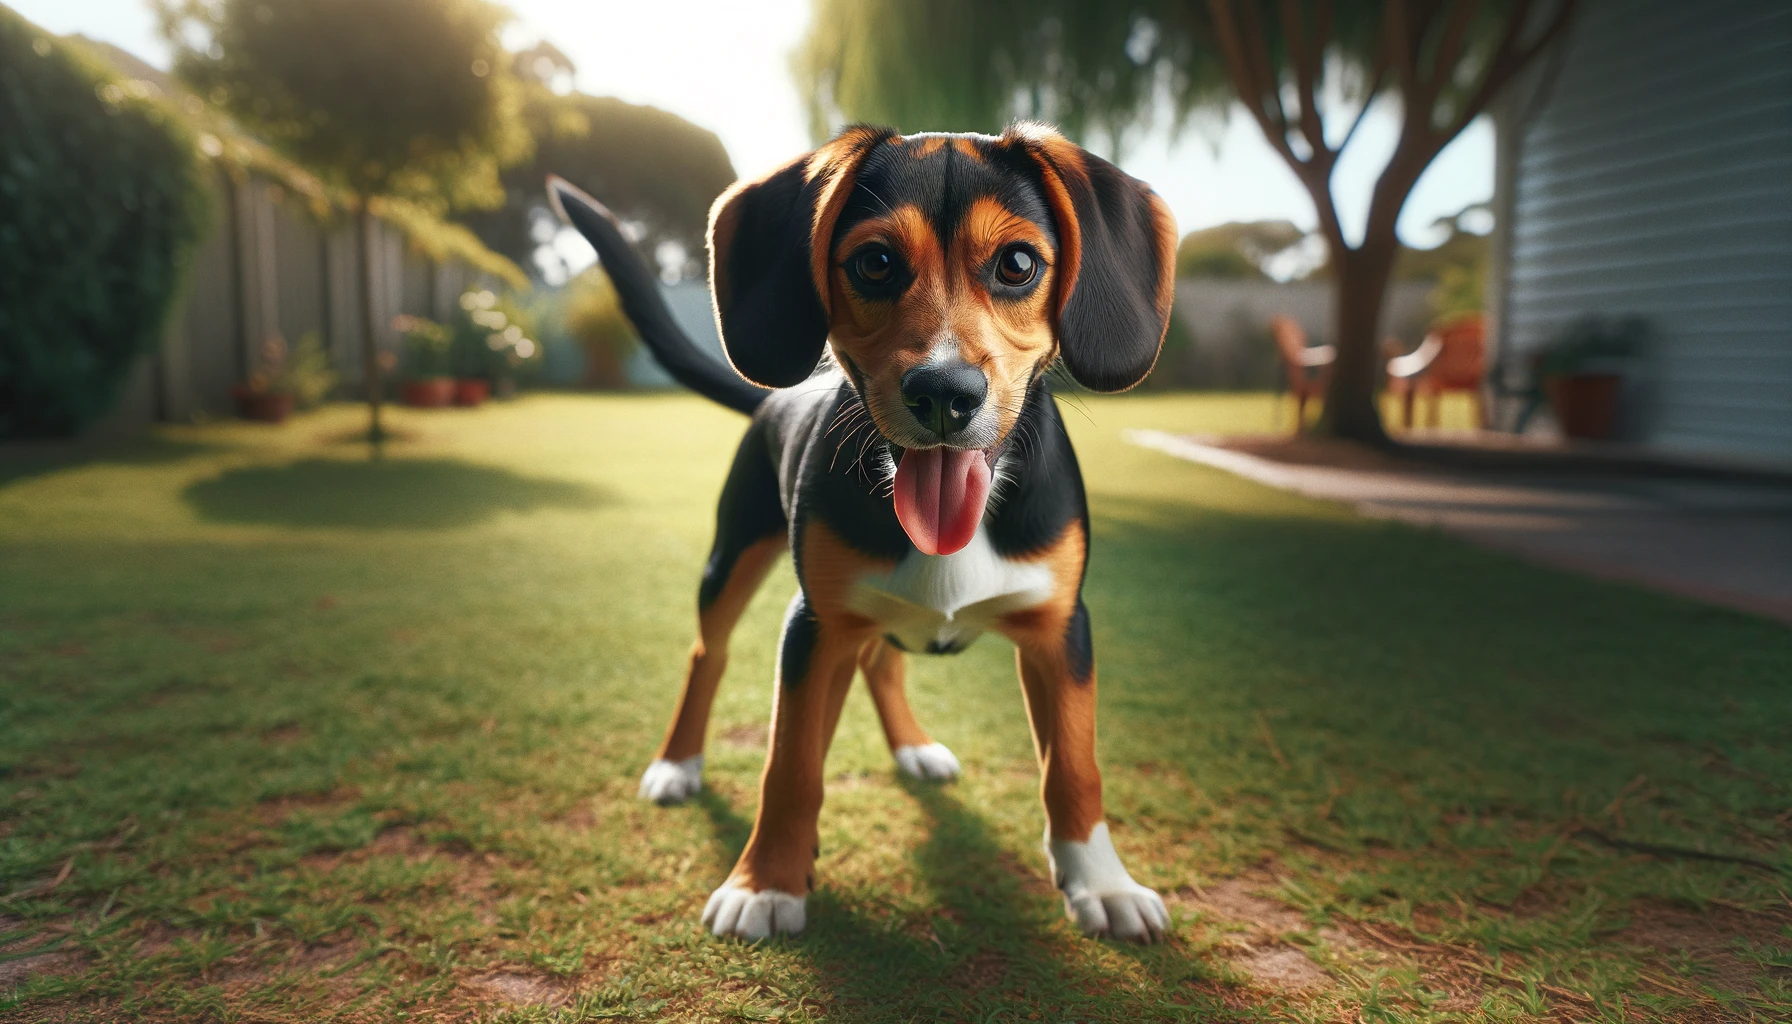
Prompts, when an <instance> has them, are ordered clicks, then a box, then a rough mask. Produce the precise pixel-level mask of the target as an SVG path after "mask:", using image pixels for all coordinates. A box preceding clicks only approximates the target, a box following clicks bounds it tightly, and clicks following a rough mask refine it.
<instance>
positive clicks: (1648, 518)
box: [1126, 430, 1792, 624]
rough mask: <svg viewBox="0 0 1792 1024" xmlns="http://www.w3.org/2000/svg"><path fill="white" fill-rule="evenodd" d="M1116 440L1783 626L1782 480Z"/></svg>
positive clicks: (1791, 607)
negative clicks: (1396, 468)
mask: <svg viewBox="0 0 1792 1024" xmlns="http://www.w3.org/2000/svg"><path fill="white" fill-rule="evenodd" d="M1126 439H1127V440H1128V441H1131V442H1132V443H1134V444H1137V445H1141V446H1143V447H1146V448H1153V449H1156V450H1158V451H1161V452H1165V453H1167V454H1169V455H1174V456H1176V457H1177V458H1182V459H1188V460H1189V461H1191V462H1199V463H1202V464H1203V465H1208V466H1213V467H1215V468H1217V469H1223V470H1226V471H1227V472H1231V473H1236V474H1238V475H1239V476H1242V477H1245V478H1247V479H1250V480H1255V481H1257V482H1258V483H1261V484H1266V485H1268V486H1270V487H1276V488H1280V489H1282V490H1288V491H1294V492H1296V493H1299V494H1304V495H1307V496H1309V497H1314V498H1323V499H1327V500H1330V501H1339V502H1344V503H1346V504H1349V505H1351V506H1353V507H1355V509H1356V510H1357V511H1358V512H1359V513H1361V514H1363V515H1366V516H1373V517H1376V518H1383V519H1398V520H1400V521H1402V522H1407V523H1413V524H1416V525H1420V526H1435V527H1438V528H1440V529H1443V530H1447V531H1449V532H1450V533H1454V534H1456V535H1458V536H1461V537H1464V538H1466V539H1468V540H1470V541H1473V542H1475V543H1477V544H1481V545H1484V546H1486V547H1490V548H1498V549H1500V550H1502V551H1509V552H1512V553H1515V554H1518V555H1521V556H1524V557H1526V558H1530V559H1533V560H1536V561H1540V562H1545V563H1548V564H1550V565H1554V566H1559V567H1563V568H1568V569H1573V570H1575V571H1578V572H1584V573H1587V574H1589V575H1593V576H1598V577H1601V578H1604V579H1615V580H1625V581H1628V582H1632V583H1639V584H1642V585H1644V586H1648V587H1653V588H1655V589H1658V590H1665V591H1669V592H1671V593H1675V594H1680V595H1683V596H1687V597H1693V598H1697V599H1700V600H1704V601H1709V602H1711V603H1713V604H1720V605H1724V606H1726V607H1730V608H1737V609H1740V610H1743V611H1747V612H1752V613H1754V614H1757V615H1763V616H1766V617H1768V618H1773V619H1778V620H1779V621H1781V622H1785V623H1788V624H1792V486H1786V485H1773V484H1756V483H1748V484H1739V483H1729V482H1716V481H1705V480H1679V479H1672V480H1664V479H1651V478H1647V477H1643V476H1618V477H1605V476H1599V477H1594V476H1563V475H1561V474H1559V473H1557V474H1550V475H1529V476H1527V475H1524V474H1520V473H1500V474H1492V473H1476V474H1474V475H1472V476H1471V475H1467V474H1461V473H1449V472H1443V471H1437V470H1430V469H1419V470H1415V471H1413V472H1383V471H1370V470H1358V469H1338V468H1332V467H1327V466H1311V465H1293V464H1289V463H1284V462H1275V461H1271V460H1269V459H1265V458H1261V457H1259V456H1256V455H1250V454H1246V453H1244V452H1238V451H1232V450H1230V449H1227V448H1221V447H1218V446H1216V445H1213V444H1207V443H1203V441H1202V440H1201V439H1200V438H1191V437H1186V436H1181V435H1177V434H1168V433H1164V432H1162V431H1157V430H1131V431H1127V432H1126Z"/></svg>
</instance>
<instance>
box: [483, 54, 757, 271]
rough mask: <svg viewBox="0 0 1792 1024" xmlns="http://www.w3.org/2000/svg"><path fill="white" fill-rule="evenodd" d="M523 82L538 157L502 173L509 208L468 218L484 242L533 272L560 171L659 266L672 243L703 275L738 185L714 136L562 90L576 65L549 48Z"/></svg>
mask: <svg viewBox="0 0 1792 1024" xmlns="http://www.w3.org/2000/svg"><path fill="white" fill-rule="evenodd" d="M516 65H517V69H518V72H519V75H518V77H519V78H521V79H522V80H523V83H524V84H523V93H524V101H523V123H524V124H525V125H526V126H527V129H528V132H529V134H530V135H531V136H532V137H533V138H534V140H535V152H534V156H533V157H532V158H530V159H528V160H525V161H523V162H521V163H518V164H516V165H515V166H513V167H510V168H508V169H507V170H505V172H504V176H503V186H504V192H505V197H504V205H503V206H502V207H500V208H498V209H494V210H491V211H489V212H480V213H476V214H471V215H468V216H465V217H463V218H462V219H463V220H464V221H465V222H466V224H467V225H468V226H469V227H471V228H472V229H473V230H474V231H475V232H477V233H478V234H479V236H480V237H481V238H482V239H483V240H484V241H485V243H486V244H487V245H489V246H491V247H492V248H493V249H495V250H497V251H498V252H501V253H503V254H504V255H506V256H508V257H510V258H511V259H513V260H515V261H517V262H518V263H521V264H523V265H525V266H528V265H530V262H531V260H532V258H533V256H534V255H535V254H536V252H537V250H538V247H539V246H540V245H541V244H542V241H543V237H544V233H545V232H546V231H551V230H552V229H553V228H554V227H555V226H557V225H558V223H559V222H558V220H557V218H555V217H554V215H553V214H552V213H551V212H550V211H549V210H548V207H547V197H546V194H545V192H544V191H543V189H542V182H543V180H544V179H545V178H546V177H547V175H549V174H558V175H560V176H561V177H563V178H565V179H566V180H568V181H570V182H572V183H573V184H575V185H577V186H579V187H580V188H582V189H584V190H585V191H587V192H589V193H591V194H592V195H594V196H597V197H598V198H600V199H601V200H602V201H603V202H604V204H605V205H606V206H608V207H609V208H610V209H611V210H613V211H614V212H615V213H616V215H617V216H619V217H621V218H622V219H623V220H624V221H626V222H630V223H632V224H637V225H639V226H640V227H641V229H642V233H641V237H640V238H639V239H637V241H636V245H637V247H638V248H639V249H640V250H641V253H642V255H643V257H644V258H646V259H647V260H648V261H649V265H652V263H653V260H654V257H655V253H656V250H657V249H658V248H659V247H660V246H661V245H663V244H665V243H668V242H671V243H675V244H676V245H678V246H679V247H680V248H682V250H683V252H684V254H685V261H684V262H685V264H686V265H685V266H684V267H682V268H681V269H682V271H683V273H684V274H685V276H701V275H702V273H703V269H702V257H703V251H704V232H705V230H706V228H707V227H708V222H709V207H710V204H711V203H712V202H714V201H715V198H716V196H718V195H720V194H721V192H722V190H723V189H725V188H727V187H728V185H729V183H731V182H732V181H734V177H735V175H734V164H733V163H732V162H731V161H730V160H729V159H728V151H727V149H725V148H724V147H723V146H722V140H721V139H719V138H717V137H716V135H715V133H714V132H711V131H707V130H705V129H703V128H699V127H697V126H696V125H694V124H692V123H690V122H689V121H686V120H685V119H684V118H682V117H679V116H678V115H676V114H672V113H669V112H667V111H664V110H659V109H657V108H655V107H649V106H639V105H636V104H633V103H625V102H623V101H622V100H618V99H613V98H611V97H607V96H586V95H583V94H581V93H558V92H556V91H555V90H554V89H553V88H552V87H551V86H552V85H553V84H555V83H557V82H558V83H569V82H570V79H571V75H572V70H573V69H572V64H571V62H570V61H568V60H567V59H566V58H565V56H564V55H562V54H560V52H559V51H558V50H555V49H553V48H552V47H549V46H547V44H541V45H538V46H537V47H535V48H533V49H531V50H525V51H523V52H520V53H518V54H517V55H516Z"/></svg>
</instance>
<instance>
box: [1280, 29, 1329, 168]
mask: <svg viewBox="0 0 1792 1024" xmlns="http://www.w3.org/2000/svg"><path fill="white" fill-rule="evenodd" d="M1281 7H1282V35H1283V36H1285V37H1286V38H1287V40H1288V55H1289V57H1290V59H1291V60H1292V61H1293V63H1294V81H1295V85H1296V87H1297V88H1298V89H1299V91H1300V131H1301V134H1302V135H1304V136H1305V137H1306V140H1307V146H1308V147H1309V148H1311V149H1312V151H1313V155H1312V157H1311V158H1310V161H1309V162H1311V163H1312V164H1314V166H1315V167H1318V168H1323V169H1324V171H1325V173H1326V175H1327V177H1328V179H1329V177H1330V174H1331V168H1332V162H1333V158H1334V157H1336V156H1337V151H1336V150H1333V149H1332V148H1331V147H1330V146H1328V145H1326V143H1325V121H1324V119H1323V118H1321V117H1320V116H1319V100H1318V96H1317V92H1318V87H1317V86H1318V79H1319V76H1320V75H1321V74H1323V73H1324V70H1325V44H1326V41H1327V36H1328V35H1329V34H1330V32H1331V20H1332V18H1331V15H1332V5H1331V2H1330V0H1319V5H1318V12H1317V15H1316V17H1315V19H1314V20H1315V21H1316V22H1317V23H1318V24H1317V25H1316V27H1315V29H1314V32H1313V38H1312V40H1311V41H1310V42H1309V41H1308V40H1307V39H1306V38H1305V36H1304V34H1303V33H1302V32H1301V17H1300V5H1299V3H1298V0H1282V4H1281Z"/></svg>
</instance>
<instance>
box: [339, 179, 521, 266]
mask: <svg viewBox="0 0 1792 1024" xmlns="http://www.w3.org/2000/svg"><path fill="white" fill-rule="evenodd" d="M373 214H374V216H376V217H378V218H380V219H381V220H383V221H386V222H387V223H389V224H391V225H392V226H393V227H396V228H397V229H398V230H400V231H402V232H404V236H405V238H406V239H407V240H408V241H409V242H410V245H411V247H412V248H413V249H415V250H416V251H417V252H418V253H419V254H421V255H423V256H424V257H426V258H428V259H430V260H433V261H435V262H436V263H447V262H449V261H451V260H459V261H461V262H462V263H465V264H466V265H467V266H469V267H472V268H474V269H476V270H480V271H483V272H485V273H487V274H490V275H492V276H493V277H496V278H498V279H500V280H502V281H503V282H504V283H506V284H508V285H510V286H511V287H512V288H527V287H529V278H528V275H526V274H524V273H523V272H522V270H521V269H520V268H519V267H517V265H516V264H515V263H513V262H511V261H510V260H509V259H507V258H506V257H505V256H503V255H502V254H500V253H496V252H493V251H492V250H490V249H488V248H486V246H485V243H484V242H482V241H480V240H479V237H478V236H477V235H475V234H474V233H473V232H472V231H470V230H468V229H467V228H466V227H464V226H462V225H460V224H455V223H451V222H449V221H445V220H443V219H442V218H440V217H438V216H436V215H435V213H434V212H433V211H431V210H430V209H429V208H428V207H427V206H425V205H423V204H419V203H413V202H407V201H405V200H402V199H390V198H386V199H377V200H375V201H374V203H373Z"/></svg>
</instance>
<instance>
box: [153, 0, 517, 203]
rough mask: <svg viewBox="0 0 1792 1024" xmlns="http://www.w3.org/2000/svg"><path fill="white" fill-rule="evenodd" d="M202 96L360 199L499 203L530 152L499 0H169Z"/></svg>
mask: <svg viewBox="0 0 1792 1024" xmlns="http://www.w3.org/2000/svg"><path fill="white" fill-rule="evenodd" d="M159 6H160V12H161V16H162V22H163V27H164V31H165V33H166V34H167V36H168V37H169V38H170V39H171V40H173V41H174V42H175V43H176V44H177V47H178V50H177V55H176V70H177V72H178V73H179V75H180V76H181V77H182V78H183V79H185V80H186V81H187V82H188V83H190V84H191V85H192V86H193V87H194V88H195V89H196V90H197V91H198V92H199V93H200V94H201V95H203V96H205V97H206V98H207V99H209V100H210V101H211V102H212V103H213V104H215V105H217V106H219V107H221V108H223V109H225V110H226V111H227V112H229V113H230V114H231V115H232V116H233V117H235V118H237V119H238V120H240V121H241V122H242V123H243V124H244V125H245V126H247V127H248V128H249V129H250V130H251V131H252V132H254V133H255V134H256V135H258V136H260V137H261V138H264V139H266V140H267V141H268V142H269V143H270V144H272V145H274V146H275V147H276V148H278V149H279V150H281V151H282V152H284V153H286V154H288V155H289V156H291V157H292V158H293V159H295V160H297V161H298V162H300V163H302V164H304V165H305V166H306V167H308V168H311V169H312V170H313V171H315V172H316V173H317V174H318V175H319V176H321V177H323V178H324V179H325V180H326V181H328V182H329V183H331V184H333V185H337V186H339V187H342V188H344V189H347V190H348V191H350V192H352V193H354V194H356V195H358V196H376V195H385V196H400V197H405V198H410V199H416V200H422V201H426V202H431V203H435V204H438V205H444V204H445V205H450V206H482V205H491V204H493V203H495V202H497V201H499V199H500V198H501V192H500V190H499V185H498V167H499V164H500V163H501V162H506V161H508V160H511V159H515V158H517V157H520V156H522V155H524V154H525V153H526V152H527V148H528V144H529V143H528V137H527V135H526V134H524V133H523V132H522V131H521V130H520V128H519V127H518V124H517V120H516V118H515V116H514V115H515V111H516V106H517V87H516V83H515V82H514V81H513V80H512V78H511V77H510V75H509V69H508V55H507V54H506V52H505V51H504V49H503V47H502V45H500V43H499V40H498V29H499V28H500V27H501V26H502V25H503V24H504V23H505V21H507V20H508V19H509V17H510V15H509V12H508V11H506V10H505V9H504V8H503V7H500V6H498V5H496V4H493V3H488V2H486V0H159Z"/></svg>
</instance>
